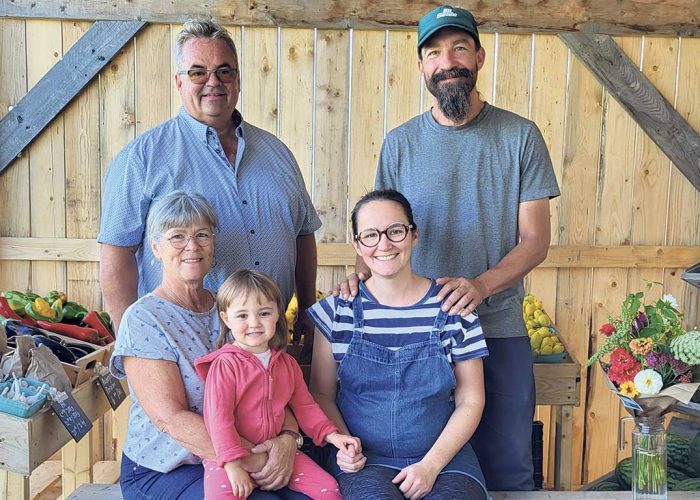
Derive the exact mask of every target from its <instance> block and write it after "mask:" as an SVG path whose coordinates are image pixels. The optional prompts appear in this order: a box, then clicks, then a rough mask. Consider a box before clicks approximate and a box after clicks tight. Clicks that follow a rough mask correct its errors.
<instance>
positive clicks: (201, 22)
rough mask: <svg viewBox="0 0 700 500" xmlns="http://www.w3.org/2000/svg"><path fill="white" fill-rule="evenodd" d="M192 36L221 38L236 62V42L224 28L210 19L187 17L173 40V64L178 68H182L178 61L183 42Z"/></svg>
mask: <svg viewBox="0 0 700 500" xmlns="http://www.w3.org/2000/svg"><path fill="white" fill-rule="evenodd" d="M194 38H210V39H219V40H223V41H224V42H226V45H228V46H229V48H230V49H231V51H232V52H233V57H234V59H235V60H236V64H238V51H237V50H236V44H235V43H233V38H231V34H230V33H229V32H228V31H227V30H226V28H224V27H223V26H220V25H219V24H217V23H215V22H214V21H212V20H211V19H189V20H187V22H185V24H184V25H183V26H182V31H180V33H179V34H178V35H177V42H175V64H176V65H177V68H178V69H183V68H180V63H181V62H182V48H183V47H184V46H185V42H187V41H188V40H192V39H194Z"/></svg>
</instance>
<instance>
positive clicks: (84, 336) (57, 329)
mask: <svg viewBox="0 0 700 500" xmlns="http://www.w3.org/2000/svg"><path fill="white" fill-rule="evenodd" d="M37 324H38V325H39V328H43V329H44V330H48V331H50V332H54V333H58V334H59V335H64V336H66V337H70V338H72V339H76V340H82V341H83V342H90V343H91V344H99V343H100V339H99V333H97V330H95V329H94V328H84V327H82V326H76V325H68V324H66V323H51V322H50V321H37Z"/></svg>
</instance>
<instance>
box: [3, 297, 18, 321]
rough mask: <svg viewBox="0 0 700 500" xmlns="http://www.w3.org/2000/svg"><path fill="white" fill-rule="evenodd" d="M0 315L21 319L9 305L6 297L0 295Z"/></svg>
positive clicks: (6, 317)
mask: <svg viewBox="0 0 700 500" xmlns="http://www.w3.org/2000/svg"><path fill="white" fill-rule="evenodd" d="M0 316H2V317H3V318H5V319H15V320H17V321H22V318H21V317H20V316H19V314H17V313H16V312H15V311H14V310H13V309H12V307H11V306H10V303H9V301H8V300H7V298H6V297H0Z"/></svg>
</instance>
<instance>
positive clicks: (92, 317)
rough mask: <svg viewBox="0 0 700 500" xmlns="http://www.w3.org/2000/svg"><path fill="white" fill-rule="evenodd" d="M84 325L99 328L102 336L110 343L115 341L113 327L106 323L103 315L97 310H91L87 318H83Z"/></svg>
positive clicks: (98, 330)
mask: <svg viewBox="0 0 700 500" xmlns="http://www.w3.org/2000/svg"><path fill="white" fill-rule="evenodd" d="M83 325H84V326H89V327H90V328H94V329H95V330H97V333H99V335H100V338H103V339H104V340H105V341H106V342H107V343H108V344H109V343H111V342H114V334H113V333H112V329H111V328H110V327H109V326H108V325H107V324H105V321H104V320H103V319H102V316H100V315H99V313H98V312H97V311H90V312H89V313H87V315H86V316H85V318H83Z"/></svg>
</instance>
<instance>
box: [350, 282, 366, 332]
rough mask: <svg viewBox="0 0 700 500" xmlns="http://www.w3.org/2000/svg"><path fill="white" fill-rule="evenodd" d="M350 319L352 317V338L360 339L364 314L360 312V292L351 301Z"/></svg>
mask: <svg viewBox="0 0 700 500" xmlns="http://www.w3.org/2000/svg"><path fill="white" fill-rule="evenodd" d="M352 317H353V330H352V336H353V338H362V335H363V330H364V323H365V319H364V314H363V310H362V292H360V293H358V294H357V296H356V297H355V298H354V299H353V301H352Z"/></svg>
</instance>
